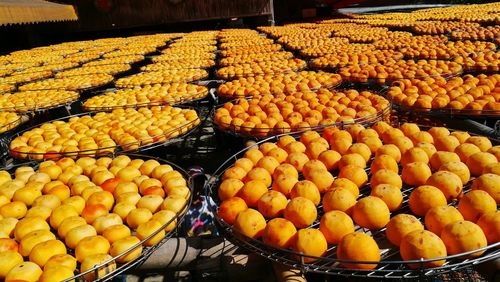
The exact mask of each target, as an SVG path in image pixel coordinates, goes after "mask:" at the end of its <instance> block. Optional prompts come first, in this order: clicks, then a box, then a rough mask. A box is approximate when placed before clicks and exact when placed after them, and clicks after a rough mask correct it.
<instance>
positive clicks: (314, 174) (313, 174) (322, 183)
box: [296, 169, 334, 202]
mask: <svg viewBox="0 0 500 282" xmlns="http://www.w3.org/2000/svg"><path fill="white" fill-rule="evenodd" d="M305 178H306V179H307V180H309V181H312V183H314V184H315V186H316V188H317V190H318V191H319V193H324V192H326V191H327V190H328V189H329V188H330V186H331V185H332V183H333V181H334V178H333V176H332V174H331V173H330V172H328V171H327V170H326V169H313V170H311V171H310V172H309V173H308V175H307V176H305ZM296 185H297V184H296ZM318 202H319V201H318Z"/></svg>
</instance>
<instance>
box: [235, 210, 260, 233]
mask: <svg viewBox="0 0 500 282" xmlns="http://www.w3.org/2000/svg"><path fill="white" fill-rule="evenodd" d="M265 227H266V220H265V219H264V217H263V216H262V214H261V213H260V212H258V211H256V210H254V209H246V210H244V211H242V212H240V213H239V214H238V215H237V216H236V220H235V221H234V228H235V229H236V230H238V231H239V232H241V233H242V234H243V235H245V236H247V237H250V238H254V239H258V238H260V237H261V236H262V233H263V232H264V228H265Z"/></svg>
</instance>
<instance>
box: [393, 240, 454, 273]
mask: <svg viewBox="0 0 500 282" xmlns="http://www.w3.org/2000/svg"><path fill="white" fill-rule="evenodd" d="M399 249H400V251H401V257H402V258H403V260H420V259H434V258H441V257H445V256H446V247H445V245H444V243H443V241H442V240H441V238H439V236H437V235H436V234H434V233H432V232H430V231H427V230H414V231H412V232H410V233H408V234H406V236H404V237H403V239H402V240H401V245H400V246H399ZM444 263H445V260H437V261H431V262H426V263H424V264H423V266H424V267H425V268H432V267H438V266H441V265H443V264H444ZM408 266H409V267H410V268H412V269H417V268H420V267H422V264H421V263H409V264H408Z"/></svg>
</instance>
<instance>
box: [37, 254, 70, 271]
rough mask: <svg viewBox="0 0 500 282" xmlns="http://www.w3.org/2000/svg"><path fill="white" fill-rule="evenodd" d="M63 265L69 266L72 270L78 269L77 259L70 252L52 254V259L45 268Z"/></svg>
mask: <svg viewBox="0 0 500 282" xmlns="http://www.w3.org/2000/svg"><path fill="white" fill-rule="evenodd" d="M61 266H63V267H67V268H69V269H70V270H71V271H74V270H75V269H76V259H75V258H74V257H73V256H71V255H68V254H61V255H55V256H51V257H50V259H49V260H48V261H47V262H46V263H45V266H44V267H43V269H44V270H46V269H49V268H52V267H56V268H57V267H61Z"/></svg>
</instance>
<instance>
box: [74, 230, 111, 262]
mask: <svg viewBox="0 0 500 282" xmlns="http://www.w3.org/2000/svg"><path fill="white" fill-rule="evenodd" d="M110 247H111V246H110V244H109V242H108V240H107V239H106V238H104V237H103V236H100V235H97V236H89V237H86V238H83V239H82V240H80V242H78V244H77V245H76V248H75V257H76V259H77V260H78V261H79V262H80V263H81V262H83V260H84V259H85V258H86V257H89V256H92V255H96V254H102V253H107V252H108V251H109V248H110Z"/></svg>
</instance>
